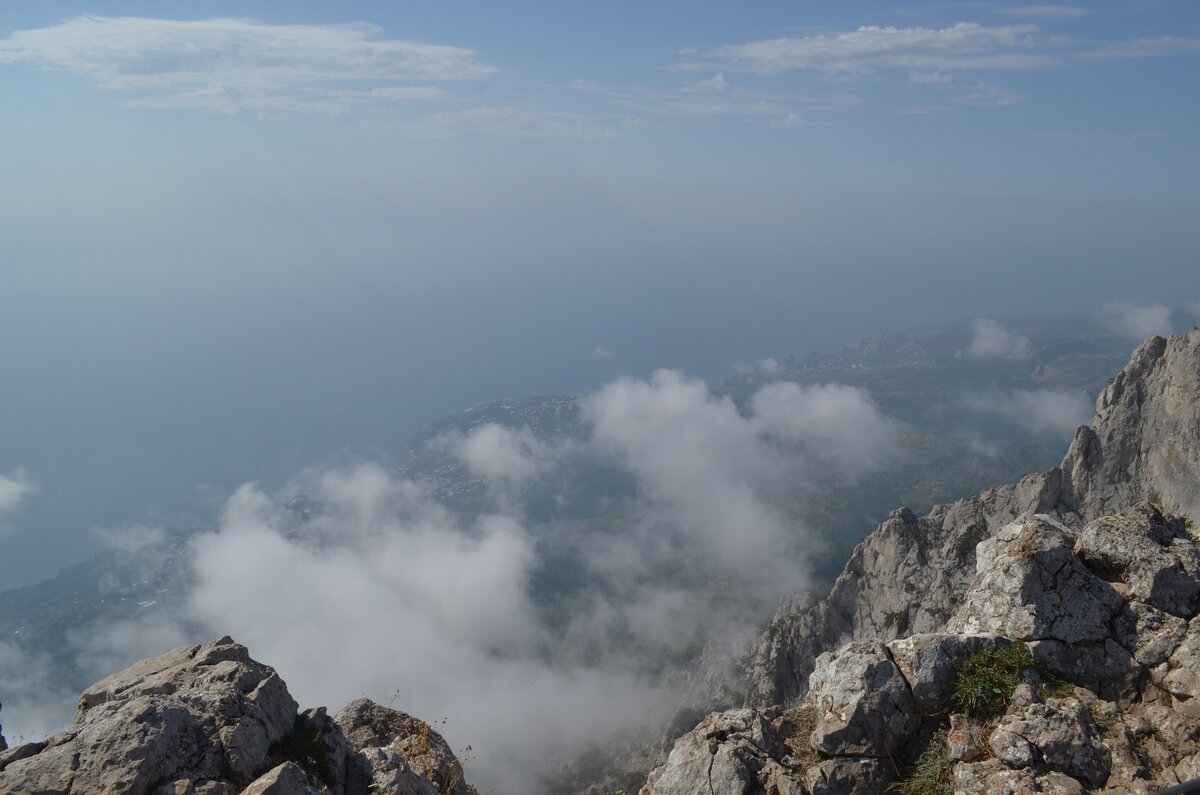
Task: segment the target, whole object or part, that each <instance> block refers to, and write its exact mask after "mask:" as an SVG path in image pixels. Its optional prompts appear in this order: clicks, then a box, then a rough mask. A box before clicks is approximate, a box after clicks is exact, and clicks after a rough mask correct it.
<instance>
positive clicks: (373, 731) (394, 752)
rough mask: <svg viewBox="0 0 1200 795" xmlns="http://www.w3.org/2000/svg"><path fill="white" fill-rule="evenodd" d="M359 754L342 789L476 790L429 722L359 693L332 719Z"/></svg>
mask: <svg viewBox="0 0 1200 795" xmlns="http://www.w3.org/2000/svg"><path fill="white" fill-rule="evenodd" d="M334 721H335V722H336V723H337V726H338V727H339V729H340V730H341V732H342V733H344V735H345V737H346V739H347V740H348V741H349V743H350V744H351V745H352V746H353V747H354V748H355V749H356V750H357V752H358V755H357V757H355V758H354V759H353V760H352V761H351V764H350V769H349V771H348V778H347V784H348V787H347V790H348V791H350V792H360V791H370V792H372V793H393V794H394V795H434V794H435V793H438V795H477V793H476V790H475V788H474V787H472V786H470V785H469V784H467V782H466V777H465V775H464V773H463V768H462V764H461V763H460V762H459V760H458V758H457V757H456V756H455V755H454V752H453V751H451V750H450V746H449V744H447V742H446V740H445V739H444V738H443V737H442V735H440V734H438V732H436V731H435V730H434V729H433V727H432V726H430V725H429V724H428V723H426V722H424V721H422V720H418V719H417V718H414V717H412V716H411V715H407V714H405V713H403V712H399V711H397V710H394V709H389V708H387V707H383V706H380V705H379V704H376V703H375V702H373V701H371V700H370V699H366V698H359V699H355V700H354V701H351V702H350V703H349V704H347V705H346V706H345V707H344V708H343V709H342V710H341V711H340V712H338V714H337V716H336V717H335V718H334Z"/></svg>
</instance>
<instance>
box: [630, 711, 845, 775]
mask: <svg viewBox="0 0 1200 795" xmlns="http://www.w3.org/2000/svg"><path fill="white" fill-rule="evenodd" d="M774 717H777V716H776V715H775V714H774V713H767V712H763V711H760V710H754V709H736V710H730V711H727V712H715V713H713V714H711V715H709V716H708V717H706V718H705V719H704V720H703V721H701V722H700V725H698V726H697V727H696V728H695V729H693V730H692V731H690V732H688V733H687V734H685V735H683V736H682V737H681V738H679V740H677V741H676V742H675V746H674V748H672V749H671V753H670V755H669V756H668V757H667V761H666V763H665V764H663V765H662V766H661V767H659V768H657V769H655V770H654V771H652V772H651V773H650V777H649V778H648V779H647V781H646V785H645V786H644V787H642V789H641V795H693V793H697V792H707V793H712V795H753V793H762V792H770V793H777V795H804V793H805V789H804V785H803V784H802V779H801V778H800V776H801V774H802V772H803V770H802V769H801V768H800V767H799V766H798V765H797V762H796V760H795V759H794V758H793V757H791V755H790V754H789V748H788V746H787V744H786V743H785V742H784V741H783V740H782V738H781V737H780V735H779V732H778V730H777V729H776V726H775V724H774V723H773V721H772V719H773V718H774ZM847 791H848V790H847Z"/></svg>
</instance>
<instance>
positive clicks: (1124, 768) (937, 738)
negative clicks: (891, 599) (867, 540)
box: [642, 503, 1200, 795]
mask: <svg viewBox="0 0 1200 795" xmlns="http://www.w3.org/2000/svg"><path fill="white" fill-rule="evenodd" d="M1130 550H1133V551H1134V552H1132V553H1131V552H1130ZM1197 563H1200V549H1197V547H1196V541H1195V539H1194V538H1192V537H1191V536H1190V535H1189V533H1188V531H1187V528H1186V527H1185V524H1184V522H1183V521H1181V520H1180V519H1178V518H1177V517H1172V516H1169V515H1165V514H1164V513H1163V512H1162V511H1160V510H1159V509H1158V508H1157V507H1156V506H1153V505H1150V504H1145V503H1142V504H1138V505H1136V506H1134V507H1133V508H1131V509H1129V510H1128V511H1126V512H1124V513H1122V514H1119V515H1116V516H1108V517H1101V518H1098V519H1095V520H1093V521H1091V522H1089V523H1088V524H1087V525H1085V526H1084V527H1083V528H1082V529H1080V530H1073V529H1072V528H1070V527H1068V526H1067V525H1065V524H1063V523H1061V522H1060V521H1058V520H1056V519H1054V518H1052V517H1050V516H1047V515H1044V514H1043V515H1034V516H1030V517H1026V518H1023V519H1019V520H1017V521H1014V522H1011V523H1009V524H1007V525H1005V526H1003V527H1002V528H1000V529H999V530H998V531H997V532H996V533H994V534H993V535H992V536H991V537H990V538H988V539H987V540H985V541H984V542H982V543H980V544H979V545H978V554H977V560H976V566H975V571H974V573H973V577H972V578H971V582H970V584H969V586H968V587H967V588H966V589H965V590H964V592H963V593H962V595H961V598H960V599H959V600H958V601H959V604H958V607H957V608H956V609H955V611H954V613H953V614H952V615H951V616H950V617H949V620H948V621H946V622H945V623H944V625H943V626H941V627H939V628H938V629H937V631H936V632H933V633H923V634H917V635H910V636H908V637H906V638H902V639H897V640H892V641H890V642H886V643H884V642H882V641H879V640H876V641H870V642H868V641H855V642H851V643H848V644H846V645H844V646H842V647H841V648H839V649H837V650H836V651H833V652H825V653H823V654H821V655H820V656H819V657H818V659H817V661H816V666H815V669H814V671H813V672H812V674H811V676H810V678H809V687H808V689H807V693H806V696H805V698H804V699H803V701H802V702H801V703H800V705H799V706H798V707H794V708H792V709H791V710H789V711H788V712H787V713H785V712H784V711H783V710H782V708H781V707H771V708H767V709H749V708H743V709H738V710H733V711H730V712H724V713H720V712H718V713H713V714H712V715H709V716H708V717H707V718H705V720H704V721H703V722H701V724H700V726H699V727H697V728H696V729H695V730H693V731H692V732H689V733H688V734H685V735H684V736H683V737H682V738H681V739H680V740H679V741H678V742H677V743H676V745H675V748H674V749H673V750H672V751H671V754H670V756H669V758H668V760H667V763H666V764H665V765H663V766H662V767H661V768H660V769H659V770H657V771H655V772H654V773H653V774H652V775H651V777H650V779H649V781H648V783H647V786H646V788H644V789H643V791H642V793H643V795H671V794H672V793H676V792H710V793H712V794H713V795H721V794H722V793H790V792H795V793H805V794H806V795H814V794H815V793H818V792H821V793H879V792H882V791H884V789H885V787H886V786H888V785H889V783H891V782H893V780H894V779H895V778H896V777H897V776H899V777H900V779H901V782H903V780H905V779H907V778H911V777H913V776H916V775H930V772H929V771H930V769H931V768H932V769H933V770H934V773H935V774H937V775H940V776H941V777H942V778H941V780H943V781H945V782H947V784H946V786H947V787H949V786H952V787H953V791H954V792H955V793H962V795H969V794H970V793H977V792H1012V793H1016V792H1057V793H1087V792H1101V791H1104V792H1138V793H1146V792H1153V791H1156V790H1157V789H1161V788H1164V787H1167V786H1170V785H1171V784H1174V783H1177V782H1179V781H1184V780H1187V779H1190V778H1193V777H1196V776H1200V708H1198V707H1197V704H1200V605H1197V604H1195V600H1194V599H1193V598H1192V594H1193V589H1194V588H1196V587H1200V567H1198V566H1197V565H1196V564H1197ZM1165 607H1169V608H1171V610H1173V611H1175V612H1173V613H1172V612H1168V611H1167V610H1165V609H1163V608H1165ZM783 714H792V715H806V716H807V718H806V720H804V721H794V723H797V724H800V723H802V724H803V728H802V730H799V731H796V732H794V734H793V736H792V737H791V738H790V739H789V741H788V745H787V746H786V747H781V745H780V743H779V742H778V741H776V739H775V734H773V733H772V729H773V728H774V727H775V726H776V725H777V724H778V721H779V717H780V716H781V715H783ZM776 733H777V730H776ZM805 746H807V749H808V752H809V755H808V756H807V757H805V756H804V754H802V753H800V752H799V750H798V749H802V748H804V747H805ZM918 757H919V759H920V761H919V762H918V763H917V764H916V765H913V764H912V760H914V759H917V758H918ZM905 759H908V760H909V762H908V763H906V762H905V761H903V760H905ZM714 771H717V772H718V773H719V775H716V774H714ZM950 782H953V783H952V784H950ZM922 791H924V790H922Z"/></svg>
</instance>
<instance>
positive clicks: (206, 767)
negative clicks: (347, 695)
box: [0, 637, 475, 795]
mask: <svg viewBox="0 0 1200 795" xmlns="http://www.w3.org/2000/svg"><path fill="white" fill-rule="evenodd" d="M101 792H112V793H130V794H131V795H141V794H142V793H152V794H153V795H235V793H246V794H248V795H322V794H323V795H366V794H367V793H368V792H370V793H373V794H374V795H380V794H381V793H391V794H392V795H475V790H474V788H473V787H470V786H468V785H467V784H466V782H465V781H463V776H462V767H461V765H459V763H458V760H457V759H455V757H454V754H453V753H451V751H450V749H449V747H448V746H447V745H446V743H445V741H444V740H443V739H442V738H441V736H440V735H438V734H437V732H435V731H433V729H432V728H431V727H430V726H429V725H428V724H426V723H423V722H421V721H418V720H416V719H415V718H412V717H411V716H409V715H405V714H404V713H401V712H397V711H395V710H391V709H387V708H386V707H381V706H379V705H377V704H374V703H372V702H370V701H367V700H366V699H360V700H358V701H355V702H353V703H352V704H351V705H350V706H349V707H347V708H346V710H343V712H342V713H339V714H338V717H337V719H336V720H335V719H333V718H330V717H329V716H328V714H326V711H325V709H324V708H317V709H310V710H306V711H304V712H303V713H298V712H297V705H296V702H295V701H294V700H293V699H292V697H291V695H290V694H289V693H288V690H287V686H286V685H285V684H284V682H283V680H282V679H280V678H279V676H278V674H276V673H275V671H274V669H272V668H270V667H269V666H266V665H263V664H262V663H259V662H256V661H255V660H253V659H251V658H250V654H249V652H248V651H247V650H246V648H245V647H244V646H241V645H239V644H237V643H235V642H234V641H233V640H232V639H230V638H228V637H225V638H221V639H220V640H217V641H214V642H212V643H207V644H204V645H202V646H184V647H181V648H178V649H174V650H173V651H170V652H167V653H166V654H163V655H160V656H158V657H152V658H150V659H146V660H142V661H140V662H137V663H135V664H133V665H132V666H130V667H129V668H126V669H125V670H123V671H120V672H119V673H116V674H113V675H112V676H109V677H108V678H106V679H103V680H102V681H100V682H97V683H96V684H94V685H92V686H91V687H89V688H88V689H87V690H85V691H84V692H83V694H82V695H81V696H80V699H79V707H78V710H77V712H76V715H75V720H74V722H73V723H72V725H71V727H70V728H69V729H67V730H66V731H64V732H61V733H59V734H56V735H53V736H51V737H48V738H46V739H45V740H44V741H41V742H37V743H27V744H25V745H20V746H17V747H16V748H11V749H8V750H5V751H3V752H0V793H3V794H4V795H7V794H8V793H14V794H15V793H42V794H43V795H56V794H60V793H61V794H62V795H68V793H74V794H75V795H79V793H101Z"/></svg>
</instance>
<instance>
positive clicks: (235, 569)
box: [0, 370, 897, 792]
mask: <svg viewBox="0 0 1200 795" xmlns="http://www.w3.org/2000/svg"><path fill="white" fill-rule="evenodd" d="M581 403H582V410H583V416H584V417H585V420H586V424H587V429H588V433H587V434H586V436H585V437H584V438H582V439H579V440H573V441H571V442H565V441H564V442H561V443H560V442H553V441H548V440H545V439H540V438H538V437H537V436H536V435H534V434H533V433H532V432H531V431H530V430H529V429H527V428H510V427H502V426H500V425H497V424H491V423H489V424H483V425H480V426H477V427H475V428H473V429H471V430H470V431H469V432H466V433H452V434H449V435H447V436H445V437H443V438H442V439H440V440H439V441H438V442H437V443H436V444H437V446H438V447H439V448H440V450H441V452H443V453H444V454H448V455H450V456H451V457H453V458H455V459H457V460H458V461H460V462H461V463H462V464H464V465H465V467H466V468H467V470H468V471H469V472H470V473H471V475H473V476H475V477H479V478H483V479H485V480H486V481H487V482H488V484H489V492H488V497H489V503H488V504H487V505H485V506H484V507H483V508H482V510H477V511H475V510H472V511H466V512H461V513H456V512H453V511H451V510H450V509H449V508H447V507H446V505H444V504H442V503H440V502H439V501H437V500H436V499H434V497H433V496H432V491H431V490H430V489H429V488H427V487H426V486H424V485H422V484H419V483H417V482H414V481H412V480H409V479H406V478H404V477H400V476H397V475H395V474H393V473H389V472H387V471H385V470H383V469H381V468H380V467H378V466H375V465H364V466H358V467H353V468H349V469H344V470H335V471H326V472H308V473H305V474H303V475H302V476H300V477H298V478H297V479H296V480H295V481H294V482H292V483H291V484H289V485H288V486H287V487H285V488H283V489H282V490H280V491H278V492H275V493H270V492H267V491H266V490H264V489H262V488H261V487H259V486H257V485H255V484H247V485H245V486H243V487H241V488H240V489H238V490H237V492H236V493H234V494H233V495H232V497H230V499H229V500H228V502H227V504H226V506H225V508H224V510H223V512H222V514H221V517H220V519H219V522H218V525H217V527H216V528H215V529H214V530H212V531H211V532H207V533H203V534H201V535H199V536H197V537H195V538H193V539H192V541H191V543H190V547H189V548H188V551H187V559H188V561H189V564H190V569H191V572H192V576H193V584H192V586H191V588H190V590H189V591H188V594H187V596H186V599H185V600H183V601H182V602H181V603H180V604H179V605H177V606H175V607H164V608H162V609H159V610H158V611H149V612H147V613H145V614H143V615H141V616H140V617H138V618H136V619H133V620H130V621H126V622H123V623H120V624H117V625H113V624H109V623H106V624H103V625H100V626H95V627H90V628H86V629H84V630H82V631H79V632H76V633H75V634H74V635H73V636H72V637H71V640H70V643H71V645H72V648H73V651H74V653H75V655H76V656H77V663H78V667H79V669H80V670H81V671H83V672H84V673H86V674H87V675H89V676H95V677H98V676H101V675H103V674H105V673H107V672H110V671H112V670H116V669H118V668H120V667H121V666H123V665H125V664H128V663H129V662H130V661H132V660H133V659H137V658H138V657H142V656H146V655H149V654H154V653H160V652H161V651H163V650H164V649H166V648H169V647H171V646H174V645H178V644H181V643H184V642H188V641H201V640H205V639H210V638H211V637H217V636H220V635H223V634H230V635H232V636H233V637H234V638H236V639H237V640H238V641H240V642H242V643H245V644H246V645H247V646H248V647H249V648H250V649H251V652H252V653H253V654H254V655H255V656H256V657H257V658H259V659H261V660H264V661H267V662H269V663H270V664H272V665H273V666H275V667H276V669H277V670H279V672H280V674H281V675H282V676H283V677H284V679H285V680H286V681H287V682H288V685H289V687H290V688H291V690H292V692H293V694H294V695H295V696H296V698H297V699H298V700H299V701H300V702H302V703H303V704H306V705H316V704H324V705H327V706H329V707H331V708H335V709H336V708H338V707H339V706H340V705H342V704H344V703H346V702H347V701H349V700H351V699H352V698H355V697H357V696H360V695H364V694H365V695H368V696H370V697H372V698H374V699H376V700H377V701H380V702H381V703H392V704H394V705H395V706H397V707H399V708H402V709H405V710H407V711H410V712H412V713H414V714H417V715H420V716H422V717H425V718H427V719H433V720H440V719H442V718H445V719H446V722H445V725H444V733H445V734H446V735H447V737H448V738H449V739H450V741H451V742H452V744H453V745H454V746H455V747H456V748H457V749H460V750H461V749H462V748H463V747H465V746H466V745H467V744H471V745H472V747H473V749H474V750H473V751H472V757H473V759H474V761H473V762H472V763H471V771H470V774H471V777H472V779H473V781H476V782H477V783H480V784H482V785H483V788H484V789H486V788H489V787H493V786H494V787H496V788H497V789H498V791H504V792H528V791H534V790H536V789H538V786H539V782H540V781H541V779H543V778H544V777H545V776H546V775H548V774H549V773H550V772H551V769H552V768H553V766H555V765H557V764H558V763H560V762H561V761H562V760H564V759H570V758H573V757H574V756H575V755H577V754H579V753H581V752H583V751H585V750H586V749H588V748H589V746H590V745H591V744H592V743H597V742H602V741H604V740H605V739H606V738H608V736H609V735H610V734H612V733H614V732H623V733H627V732H628V731H629V727H630V726H637V725H640V724H643V723H644V722H647V721H649V722H655V721H662V720H664V719H665V718H666V717H667V716H668V715H669V714H670V712H671V711H673V710H674V709H675V708H676V707H677V705H678V704H679V703H680V696H681V693H680V692H679V689H678V680H677V679H672V678H671V677H670V676H669V674H671V672H672V671H675V670H676V669H677V666H678V664H679V663H681V662H683V661H687V660H691V659H694V656H695V654H696V650H697V649H698V648H699V646H700V644H703V643H704V642H705V641H710V640H714V639H715V641H716V642H719V643H725V644H735V645H736V644H737V643H738V642H741V641H744V640H745V639H747V638H748V637H750V636H751V635H752V633H753V628H754V627H755V626H758V625H759V622H761V621H762V620H764V619H765V618H766V617H767V616H768V615H769V613H770V611H771V610H772V609H773V608H774V606H775V604H776V603H777V600H778V599H779V597H780V596H781V595H782V594H783V593H784V592H786V591H790V590H797V589H803V588H805V587H806V586H807V585H808V577H809V574H808V572H809V565H808V563H807V561H808V558H809V554H810V552H811V550H812V546H813V544H814V543H815V540H814V539H812V538H811V537H810V536H809V534H808V533H807V531H806V530H805V527H804V524H803V522H802V520H801V519H799V518H798V515H797V513H796V511H795V510H794V508H795V502H794V500H793V501H791V502H789V497H794V495H795V494H796V493H797V492H799V491H803V489H804V479H805V473H806V472H808V471H811V470H812V469H813V468H820V469H821V470H822V471H830V470H832V471H836V472H840V473H841V475H842V476H843V477H857V476H860V475H861V474H863V473H865V472H867V471H870V470H871V469H873V468H875V467H878V466H881V465H883V464H885V463H887V462H888V461H889V460H891V458H893V457H894V456H895V454H896V449H897V443H896V431H895V428H894V427H893V423H892V422H891V421H889V420H887V419H886V418H885V417H883V416H882V415H881V414H880V413H879V411H878V409H877V408H876V406H875V405H874V403H873V402H872V401H871V399H870V397H869V396H868V395H867V394H866V393H864V392H862V391H861V390H858V389H855V388H851V387H846V386H841V385H835V384H831V385H825V386H816V387H801V386H798V385H796V384H790V383H772V384H767V385H766V386H764V387H762V388H761V389H760V390H759V391H758V392H757V393H755V394H754V395H752V396H751V397H750V399H749V400H748V403H747V406H746V407H745V408H744V409H743V410H739V409H738V407H736V406H735V405H734V403H733V402H732V401H731V400H730V399H728V398H726V397H718V396H716V395H714V394H713V393H712V392H711V391H710V390H709V388H708V386H707V385H706V384H705V383H704V382H703V381H701V380H698V379H695V378H689V377H687V376H685V375H683V374H681V373H679V372H675V371H666V370H664V371H660V372H658V373H656V374H655V375H654V376H653V378H651V379H648V380H641V379H632V378H622V379H618V380H616V381H614V382H612V383H610V384H609V385H607V386H606V387H604V388H602V389H600V390H598V391H596V392H595V393H593V394H591V395H589V396H587V397H585V398H583V399H582V401H581ZM581 460H590V461H593V462H594V463H595V464H596V465H604V466H608V467H616V468H618V469H619V470H621V471H623V472H625V473H628V475H629V477H630V478H631V480H632V482H633V483H634V484H635V485H634V488H633V490H632V493H631V496H630V497H629V498H628V499H624V498H622V499H623V500H624V501H622V502H614V503H611V504H610V506H609V509H608V510H605V511H604V512H603V515H602V521H599V522H597V521H594V520H589V521H583V522H579V521H576V520H574V519H571V520H564V521H559V520H554V519H550V520H545V519H543V520H538V521H534V520H532V519H531V518H530V517H529V516H528V515H526V513H525V511H524V510H523V505H524V503H523V501H522V500H523V496H524V495H525V493H526V492H527V491H528V490H529V489H530V488H531V487H533V486H535V485H538V486H540V487H542V488H545V487H546V483H547V482H549V483H554V482H556V481H555V480H554V478H555V477H561V471H565V470H564V469H563V468H564V467H571V466H578V465H579V462H580V461H581ZM108 541H109V544H110V546H112V547H113V548H115V549H119V550H120V551H121V555H122V560H125V561H127V562H129V561H136V560H139V559H143V558H144V559H145V561H146V563H147V565H148V566H150V567H151V568H153V567H154V566H161V565H162V560H163V558H162V556H163V554H164V551H165V550H166V546H165V545H166V544H167V541H168V539H167V536H166V535H165V534H163V533H161V532H157V531H155V530H153V529H150V528H141V527H139V528H133V529H131V530H129V531H126V532H122V533H116V534H111V537H110V538H109V539H108ZM128 565H133V564H132V563H129V564H128ZM4 661H8V662H10V663H11V670H9V671H8V672H7V673H3V674H2V675H0V680H2V681H0V686H3V687H4V689H5V692H6V693H7V692H12V689H13V688H21V687H25V686H26V680H27V679H28V678H29V676H32V675H33V673H32V672H33V671H34V670H35V669H36V668H37V666H38V663H39V661H38V660H36V659H32V658H29V657H28V655H25V654H24V653H23V652H22V651H21V649H20V648H18V647H16V646H4V645H0V662H4ZM22 677H24V678H22ZM29 681H30V682H33V680H29ZM672 683H674V684H672ZM33 684H35V685H36V686H37V687H36V689H38V692H40V693H41V695H40V696H38V697H37V698H36V699H33V700H29V699H26V702H27V703H26V702H22V701H21V699H15V700H14V703H13V704H12V709H11V710H10V709H9V708H8V707H7V706H6V717H10V720H9V721H6V722H8V723H10V725H11V726H12V727H13V729H14V730H18V729H19V730H20V731H22V732H23V733H27V734H28V733H30V732H34V733H36V732H40V731H46V730H50V729H56V728H59V726H60V724H58V723H56V720H55V718H56V717H57V720H58V721H64V720H66V719H67V717H68V716H69V714H70V711H69V707H70V699H69V698H68V697H67V696H66V695H65V694H62V693H59V692H57V691H54V690H53V688H50V687H48V683H45V682H41V683H38V682H33ZM30 686H31V687H32V686H33V685H30ZM31 692H32V691H31Z"/></svg>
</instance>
